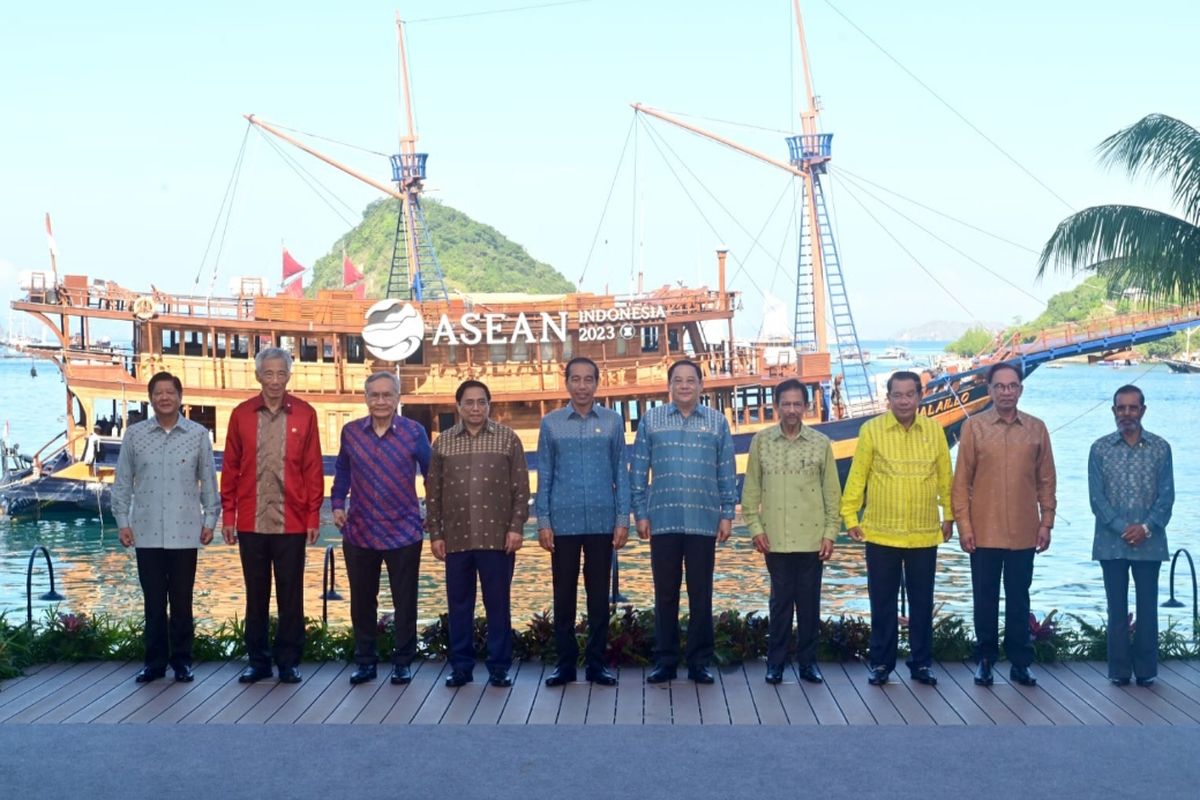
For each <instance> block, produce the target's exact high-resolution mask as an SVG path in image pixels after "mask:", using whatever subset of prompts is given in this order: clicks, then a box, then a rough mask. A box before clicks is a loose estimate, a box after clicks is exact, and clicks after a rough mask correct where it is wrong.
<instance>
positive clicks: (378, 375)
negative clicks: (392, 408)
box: [363, 370, 400, 395]
mask: <svg viewBox="0 0 1200 800" xmlns="http://www.w3.org/2000/svg"><path fill="white" fill-rule="evenodd" d="M385 378H386V379H387V380H389V381H391V382H392V388H393V389H395V390H396V394H397V395H399V394H400V378H399V377H397V376H396V373H394V372H388V371H387V370H380V371H379V372H372V373H371V376H370V377H369V378H367V379H366V380H365V381H363V394H366V393H367V390H368V389H369V388H370V386H371V384H372V383H374V382H375V381H381V380H384V379H385Z"/></svg>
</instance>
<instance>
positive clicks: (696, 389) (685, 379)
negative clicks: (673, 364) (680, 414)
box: [668, 365, 704, 406]
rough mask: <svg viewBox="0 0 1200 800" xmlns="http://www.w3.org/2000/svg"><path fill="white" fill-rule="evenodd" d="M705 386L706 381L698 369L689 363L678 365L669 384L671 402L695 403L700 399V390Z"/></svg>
mask: <svg viewBox="0 0 1200 800" xmlns="http://www.w3.org/2000/svg"><path fill="white" fill-rule="evenodd" d="M703 387H704V383H703V381H701V380H700V375H699V374H698V373H697V371H696V370H694V369H692V368H691V367H689V366H687V365H684V366H682V367H677V368H676V369H675V372H674V373H673V374H672V375H671V382H670V385H669V386H668V389H669V390H670V393H671V402H672V403H674V404H675V405H677V406H690V405H695V404H696V403H697V402H698V401H699V399H700V390H701V389H702V388H703Z"/></svg>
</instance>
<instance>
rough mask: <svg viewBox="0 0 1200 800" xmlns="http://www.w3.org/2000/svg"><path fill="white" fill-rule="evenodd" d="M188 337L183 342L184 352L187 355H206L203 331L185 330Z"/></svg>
mask: <svg viewBox="0 0 1200 800" xmlns="http://www.w3.org/2000/svg"><path fill="white" fill-rule="evenodd" d="M184 335H185V336H186V337H187V338H186V339H185V340H184V342H183V354H184V355H185V356H202V355H204V334H203V333H202V332H201V331H185V332H184Z"/></svg>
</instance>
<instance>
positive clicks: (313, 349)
mask: <svg viewBox="0 0 1200 800" xmlns="http://www.w3.org/2000/svg"><path fill="white" fill-rule="evenodd" d="M320 352H321V340H320V339H310V338H308V337H303V338H301V339H300V352H299V353H297V355H298V356H299V358H298V359H297V360H298V361H303V362H306V363H316V362H317V361H319V360H320Z"/></svg>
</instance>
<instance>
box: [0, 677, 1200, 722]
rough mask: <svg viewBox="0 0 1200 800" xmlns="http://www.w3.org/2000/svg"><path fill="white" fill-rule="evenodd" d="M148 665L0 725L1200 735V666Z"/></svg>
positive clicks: (61, 687) (59, 686)
mask: <svg viewBox="0 0 1200 800" xmlns="http://www.w3.org/2000/svg"><path fill="white" fill-rule="evenodd" d="M139 666H140V665H138V664H134V663H119V662H103V663H98V662H85V663H81V664H45V665H39V666H36V667H31V668H30V669H28V670H26V674H25V675H23V676H21V677H19V678H14V679H12V680H8V681H0V724H7V725H19V724H30V723H32V724H45V725H48V724H56V723H64V722H65V723H93V724H139V723H140V724H145V723H150V724H158V725H163V724H166V725H171V724H207V723H210V722H215V723H234V724H240V725H254V724H274V725H295V724H325V723H329V724H356V725H378V724H391V725H396V724H399V725H407V724H413V723H416V724H429V725H498V724H505V725H614V724H616V725H726V726H728V725H839V726H846V725H925V726H929V725H942V726H964V725H989V726H990V725H1042V726H1052V725H1054V726H1059V725H1065V726H1079V725H1104V726H1114V725H1128V726H1143V725H1189V726H1190V725H1200V662H1181V661H1166V662H1163V663H1162V664H1160V669H1159V676H1158V680H1157V681H1156V682H1155V684H1154V685H1153V686H1151V687H1148V688H1142V687H1138V686H1123V687H1122V686H1113V685H1112V684H1110V683H1109V681H1108V680H1107V678H1106V677H1105V676H1106V672H1105V665H1104V664H1103V663H1094V662H1076V663H1068V664H1052V665H1038V666H1037V667H1036V668H1035V673H1036V675H1037V677H1038V685H1037V687H1035V688H1028V687H1024V686H1017V685H1014V684H1012V683H1011V682H1009V681H1008V680H1007V674H1008V671H1007V669H1006V665H1001V668H1000V669H997V671H996V673H995V677H996V683H995V685H994V686H993V687H991V688H984V687H979V686H975V685H974V682H973V681H972V668H971V666H970V665H968V664H963V663H958V662H947V663H944V664H938V665H937V667H936V672H937V675H938V678H939V683H938V685H937V686H936V687H930V686H923V685H921V684H918V683H916V682H914V681H911V680H909V679H908V676H907V674H906V672H905V671H904V670H903V669H901V670H900V671H899V672H897V673H894V674H893V676H892V682H891V683H889V684H888V685H887V686H885V687H875V686H869V685H868V684H867V680H866V679H867V674H866V670H865V669H863V668H862V666H860V665H858V664H854V663H843V664H825V665H822V670H823V671H824V673H825V678H826V682H825V683H824V684H819V685H814V684H808V683H804V682H802V681H800V680H799V679H798V678H797V675H796V673H795V671H794V670H788V671H787V672H785V674H784V678H785V680H784V682H783V683H782V684H779V685H778V686H771V685H769V684H767V683H766V682H765V681H764V680H763V679H764V676H765V674H766V673H765V669H764V666H763V664H762V663H761V662H755V663H750V664H745V665H742V666H737V667H730V668H726V669H722V670H716V671H715V672H714V674H715V675H716V676H717V682H716V683H715V684H713V685H711V686H697V685H696V684H694V683H692V682H691V681H688V680H676V681H672V682H671V683H668V684H658V685H649V684H646V683H645V675H646V670H644V669H642V668H640V667H626V668H624V669H622V670H620V673H619V674H620V680H621V682H620V684H619V685H618V686H613V687H607V686H595V685H592V684H588V683H585V682H580V683H573V684H569V685H567V686H565V687H559V688H554V689H548V688H546V686H544V685H543V683H542V680H543V678H544V677H545V675H546V674H548V670H549V669H550V668H549V667H546V666H544V665H542V664H541V663H538V662H525V663H518V664H516V665H514V667H513V672H512V674H513V675H514V677H515V683H514V685H513V686H512V688H509V689H495V688H492V687H490V686H488V685H487V684H486V681H484V680H483V678H484V676H486V675H487V670H486V669H484V668H483V666H482V665H480V666H479V667H478V668H477V669H476V671H475V675H476V678H477V682H475V683H471V684H468V685H467V686H464V687H462V688H460V689H457V690H455V689H447V688H446V687H445V686H444V685H443V681H444V679H445V676H446V674H447V672H446V667H445V664H444V663H442V662H439V661H426V662H419V663H417V664H416V665H414V669H413V681H412V683H411V684H409V685H408V686H392V685H391V684H390V683H389V682H388V681H387V677H386V676H387V674H388V671H387V668H386V665H384V666H382V667H381V668H380V670H379V674H380V679H379V680H376V681H373V682H371V683H366V684H363V685H360V686H351V685H350V683H349V680H348V678H349V675H350V672H351V669H350V667H349V666H348V665H346V664H340V663H333V662H329V663H325V664H306V665H304V667H303V670H302V672H303V675H304V681H303V682H302V683H299V684H294V685H285V684H281V683H278V682H277V681H275V680H268V681H262V682H260V683H257V684H252V685H245V684H240V683H238V682H237V677H238V673H239V672H240V670H241V668H242V666H243V665H242V664H240V663H236V662H228V663H222V662H217V663H206V664H199V665H197V666H196V670H195V672H196V680H195V682H193V683H190V684H184V683H174V682H172V681H169V680H160V681H155V682H153V683H149V684H137V683H135V682H134V680H133V676H134V673H135V672H136V671H137V669H138V667H139Z"/></svg>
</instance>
